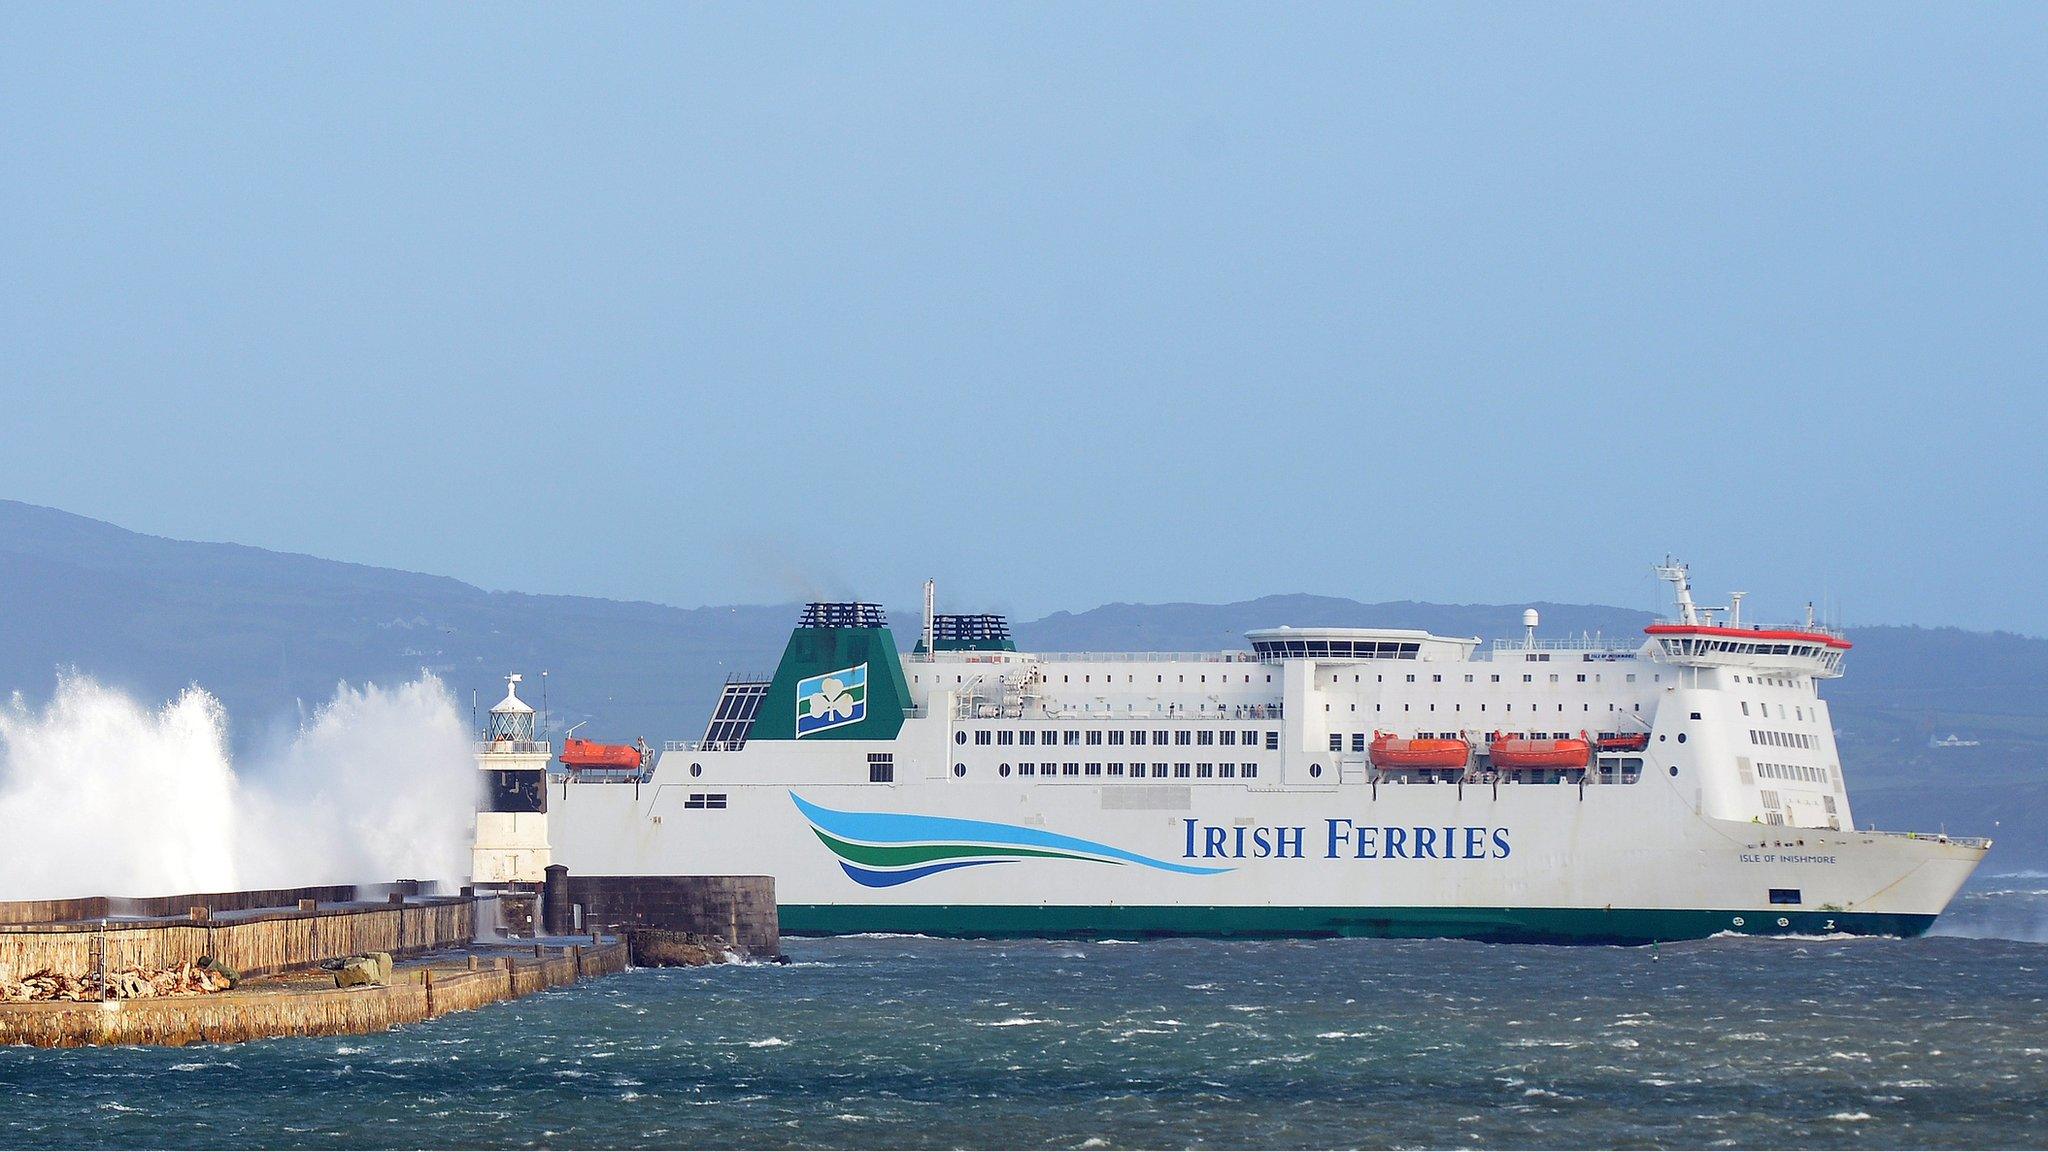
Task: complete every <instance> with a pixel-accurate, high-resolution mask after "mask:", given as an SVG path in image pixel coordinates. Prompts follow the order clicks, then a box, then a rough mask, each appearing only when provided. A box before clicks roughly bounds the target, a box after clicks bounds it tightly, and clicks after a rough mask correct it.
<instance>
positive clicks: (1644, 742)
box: [1596, 732, 1650, 752]
mask: <svg viewBox="0 0 2048 1152" xmlns="http://www.w3.org/2000/svg"><path fill="white" fill-rule="evenodd" d="M1596 743H1597V744H1598V745H1599V747H1600V750H1601V751H1602V752H1641V751H1642V750H1643V749H1645V748H1648V747H1649V746H1650V734H1649V733H1648V732H1602V733H1601V734H1600V736H1599V739H1598V740H1597V741H1596Z"/></svg>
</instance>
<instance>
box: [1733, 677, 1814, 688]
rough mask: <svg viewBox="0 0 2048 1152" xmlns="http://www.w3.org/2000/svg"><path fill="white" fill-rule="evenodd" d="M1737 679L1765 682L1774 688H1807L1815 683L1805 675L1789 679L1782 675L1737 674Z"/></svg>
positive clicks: (1748, 681) (1750, 682) (1745, 681)
mask: <svg viewBox="0 0 2048 1152" xmlns="http://www.w3.org/2000/svg"><path fill="white" fill-rule="evenodd" d="M1735 679H1736V681H1737V682H1738V683H1743V684H1763V685H1767V686H1769V687H1772V688H1806V687H1810V686H1812V684H1813V681H1811V680H1809V679H1807V678H1806V677H1804V676H1798V677H1794V678H1792V679H1789V680H1788V679H1786V678H1784V677H1782V676H1737V677H1736V678H1735Z"/></svg>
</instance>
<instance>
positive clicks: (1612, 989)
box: [0, 879, 2048, 1148]
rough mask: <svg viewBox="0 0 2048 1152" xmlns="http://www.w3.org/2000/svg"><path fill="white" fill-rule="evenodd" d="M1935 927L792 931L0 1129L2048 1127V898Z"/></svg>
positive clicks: (1966, 912)
mask: <svg viewBox="0 0 2048 1152" xmlns="http://www.w3.org/2000/svg"><path fill="white" fill-rule="evenodd" d="M1936 933H1937V934H1935V935H1930V936H1928V937H1926V938H1924V939H1920V940H1911V941H1905V940H1870V939H1843V938H1825V939H1787V940H1759V939H1730V938H1720V939H1712V940H1703V941H1698V942H1693V943H1684V944H1666V945H1662V946H1659V947H1656V948H1558V947H1537V946H1518V945H1491V944H1467V943H1458V942H1451V941H1407V942H1404V941H1371V940H1341V941H1337V940H1333V941H1311V942H1236V943H1218V942H1214V941H1144V942H1115V941H1102V942H1090V943H1075V942H1018V941H1009V942H975V941H947V940H930V939H923V938H917V937H863V938H851V939H838V940H804V939H793V940H789V941H787V942H786V945H785V947H786V949H787V951H788V953H789V954H790V956H791V957H792V958H793V959H794V961H795V963H793V964H789V965H786V966H771V965H744V966H733V967H722V968H711V969H695V970H669V971H638V972H632V973H627V974H625V975H623V976H619V977H614V978H610V979H606V980H602V981H597V982H594V983H590V984H585V985H581V986H579V987H575V988H570V989H561V990H557V991H554V992H550V993H546V994H543V995H541V996H537V997H533V998H530V999H527V1000H522V1001H517V1002H514V1003H510V1004H501V1005H496V1006H493V1007H490V1008H486V1009H483V1010H481V1011H477V1012H472V1013H467V1014H463V1015H458V1016H451V1017H446V1018H444V1019H441V1020H437V1021H433V1022H430V1023H427V1024H422V1025H418V1026H414V1027H409V1028H405V1029H401V1030H399V1031H397V1032H393V1033H390V1034H388V1035H382V1036H369V1037H351V1038H346V1039H338V1040H336V1039H329V1040H278V1041H268V1042H264V1043H256V1044H242V1045H233V1046H223V1047H206V1048H196V1047H195V1048H185V1049H128V1050H85V1051H38V1050H32V1049H22V1048H15V1049H6V1050H0V1147H23V1148H59V1147H110V1146H112V1147H166V1148H239V1147H251V1146H263V1147H286V1148H301V1147H305V1148H325V1147H340V1148H358V1147H404V1148H412V1147H442V1146H483V1147H519V1148H524V1147H621V1148H643V1147H645V1148H653V1147H664V1148H665V1147H696V1146H738V1147H764V1146H775V1147H782V1146H790V1147H806V1148H812V1147H815V1148H838V1147H864V1148H897V1147H918V1148H924V1147H1014V1148H1039V1147H1078V1148H1103V1147H1128V1146H1159V1147H1183V1146H1187V1147H1228V1146H1263V1147H1353V1146H1356V1147H1438V1146H1475V1145H1476V1146H1507V1147H1579V1146H1620V1147H1654V1146H1681V1147H1723V1146H1733V1147H1851V1146H1853V1147H1872V1146H1875V1147H2002V1148H2022V1147H2042V1146H2044V1145H2048V943H2044V941H2048V885H2044V884H2043V883H2042V881H2040V880H2038V879H2017V880H2014V881H2012V882H2011V883H2010V884H2009V885H2008V886H2006V887H2003V888H2000V887H1999V886H1998V882H1997V881H1996V880H1994V882H1993V884H1992V885H1990V886H1989V887H1980V889H1979V890H1977V891H1973V892H1971V893H1968V894H1966V895H1965V896H1963V897H1962V898H1961V899H1960V900H1959V901H1958V902H1957V903H1956V905H1955V906H1954V907H1953V908H1952V909H1951V911H1950V913H1949V915H1948V916H1946V917H1944V918H1943V920H1942V921H1941V922H1940V923H1939V925H1938V926H1937V928H1936Z"/></svg>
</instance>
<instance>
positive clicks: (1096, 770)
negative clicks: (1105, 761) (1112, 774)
mask: <svg viewBox="0 0 2048 1152" xmlns="http://www.w3.org/2000/svg"><path fill="white" fill-rule="evenodd" d="M1088 775H1090V776H1100V775H1102V765H1101V764H1098V763H1095V762H1093V761H1090V762H1089V764H1088Z"/></svg>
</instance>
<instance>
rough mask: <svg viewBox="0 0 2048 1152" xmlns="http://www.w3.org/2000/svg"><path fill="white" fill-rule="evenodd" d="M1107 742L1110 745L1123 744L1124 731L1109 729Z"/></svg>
mask: <svg viewBox="0 0 2048 1152" xmlns="http://www.w3.org/2000/svg"><path fill="white" fill-rule="evenodd" d="M1109 742H1110V743H1111V744H1122V743H1123V742H1124V730H1123V729H1121V728H1112V729H1110V732H1109Z"/></svg>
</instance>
